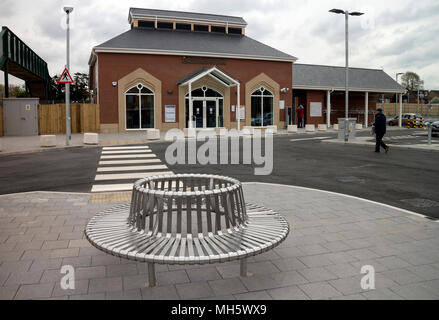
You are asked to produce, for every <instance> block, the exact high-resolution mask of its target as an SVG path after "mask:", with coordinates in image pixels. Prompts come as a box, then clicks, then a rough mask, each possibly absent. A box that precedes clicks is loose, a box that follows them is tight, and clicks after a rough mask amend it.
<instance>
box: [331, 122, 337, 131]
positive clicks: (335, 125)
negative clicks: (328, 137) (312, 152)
mask: <svg viewBox="0 0 439 320" xmlns="http://www.w3.org/2000/svg"><path fill="white" fill-rule="evenodd" d="M332 128H333V129H334V130H335V131H338V124H337V123H336V124H334V126H333V127H332Z"/></svg>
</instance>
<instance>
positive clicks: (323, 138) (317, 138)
mask: <svg viewBox="0 0 439 320" xmlns="http://www.w3.org/2000/svg"><path fill="white" fill-rule="evenodd" d="M325 139H331V137H316V138H304V139H291V140H290V141H291V142H295V141H309V140H325Z"/></svg>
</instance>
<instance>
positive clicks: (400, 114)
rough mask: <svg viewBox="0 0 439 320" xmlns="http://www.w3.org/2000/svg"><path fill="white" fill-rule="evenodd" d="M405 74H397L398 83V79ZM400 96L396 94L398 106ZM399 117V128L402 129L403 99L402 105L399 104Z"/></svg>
mask: <svg viewBox="0 0 439 320" xmlns="http://www.w3.org/2000/svg"><path fill="white" fill-rule="evenodd" d="M403 74H404V73H403V72H398V73H397V74H396V82H398V77H399V76H401V75H403ZM400 96H401V95H400V94H398V93H397V94H396V105H398V98H399V97H400ZM398 114H399V116H398V126H399V127H400V128H401V127H402V99H401V103H399V112H398Z"/></svg>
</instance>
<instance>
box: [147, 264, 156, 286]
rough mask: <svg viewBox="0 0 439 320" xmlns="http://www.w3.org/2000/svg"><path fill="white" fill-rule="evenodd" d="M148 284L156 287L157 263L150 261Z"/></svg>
mask: <svg viewBox="0 0 439 320" xmlns="http://www.w3.org/2000/svg"><path fill="white" fill-rule="evenodd" d="M148 284H149V287H155V285H156V280H155V265H154V263H150V262H148Z"/></svg>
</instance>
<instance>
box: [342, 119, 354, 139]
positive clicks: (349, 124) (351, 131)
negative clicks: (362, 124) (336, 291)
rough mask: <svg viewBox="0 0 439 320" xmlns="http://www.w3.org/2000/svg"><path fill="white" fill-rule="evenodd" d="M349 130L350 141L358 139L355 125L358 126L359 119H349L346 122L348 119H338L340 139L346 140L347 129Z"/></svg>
mask: <svg viewBox="0 0 439 320" xmlns="http://www.w3.org/2000/svg"><path fill="white" fill-rule="evenodd" d="M346 123H347V128H348V130H349V140H352V139H355V137H356V131H355V125H356V124H357V119H355V118H349V119H347V121H346V118H339V119H338V139H339V140H344V138H345V130H346V129H345V128H346Z"/></svg>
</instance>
